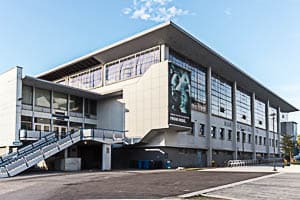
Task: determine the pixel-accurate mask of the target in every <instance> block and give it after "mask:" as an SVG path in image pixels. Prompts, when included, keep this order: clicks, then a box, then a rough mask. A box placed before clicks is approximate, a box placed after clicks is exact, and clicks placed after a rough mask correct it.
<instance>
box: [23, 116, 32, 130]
mask: <svg viewBox="0 0 300 200" xmlns="http://www.w3.org/2000/svg"><path fill="white" fill-rule="evenodd" d="M21 129H23V130H32V117H28V116H21Z"/></svg>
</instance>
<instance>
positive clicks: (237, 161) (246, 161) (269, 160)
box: [226, 158, 283, 167]
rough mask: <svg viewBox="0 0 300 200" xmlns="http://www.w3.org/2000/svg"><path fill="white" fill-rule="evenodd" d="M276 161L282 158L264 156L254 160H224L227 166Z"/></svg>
mask: <svg viewBox="0 0 300 200" xmlns="http://www.w3.org/2000/svg"><path fill="white" fill-rule="evenodd" d="M274 161H275V162H277V163H281V162H283V159H282V158H269V159H268V158H266V159H256V160H229V161H227V162H226V166H227V167H242V166H257V165H268V164H272V163H274Z"/></svg>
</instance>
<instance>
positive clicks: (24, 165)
mask: <svg viewBox="0 0 300 200" xmlns="http://www.w3.org/2000/svg"><path fill="white" fill-rule="evenodd" d="M124 139H125V132H123V131H115V130H109V129H80V130H78V131H76V132H74V133H68V134H66V135H65V136H63V137H59V136H58V135H57V133H55V132H52V133H49V134H47V135H45V136H43V137H41V138H40V139H38V140H37V141H35V142H33V143H31V144H29V145H26V146H25V147H22V148H20V149H18V150H17V151H16V152H12V153H9V154H6V155H4V156H2V157H0V178H6V177H12V176H15V175H17V174H19V173H21V172H23V171H25V170H27V169H29V168H30V167H32V166H34V165H36V164H38V163H39V162H40V161H42V160H45V159H47V158H49V157H51V156H53V155H55V154H57V153H58V152H61V151H63V150H64V149H66V148H68V147H70V146H72V145H73V144H75V143H77V142H79V141H84V140H93V141H97V142H102V143H106V144H114V143H123V141H124Z"/></svg>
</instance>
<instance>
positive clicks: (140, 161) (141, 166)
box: [137, 160, 143, 169]
mask: <svg viewBox="0 0 300 200" xmlns="http://www.w3.org/2000/svg"><path fill="white" fill-rule="evenodd" d="M137 167H138V169H143V161H142V160H138V161H137Z"/></svg>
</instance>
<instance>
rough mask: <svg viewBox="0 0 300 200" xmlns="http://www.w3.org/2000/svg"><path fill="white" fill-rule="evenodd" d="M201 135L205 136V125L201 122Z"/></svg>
mask: <svg viewBox="0 0 300 200" xmlns="http://www.w3.org/2000/svg"><path fill="white" fill-rule="evenodd" d="M199 129H200V130H199V135H200V136H205V125H204V124H200V127H199Z"/></svg>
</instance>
